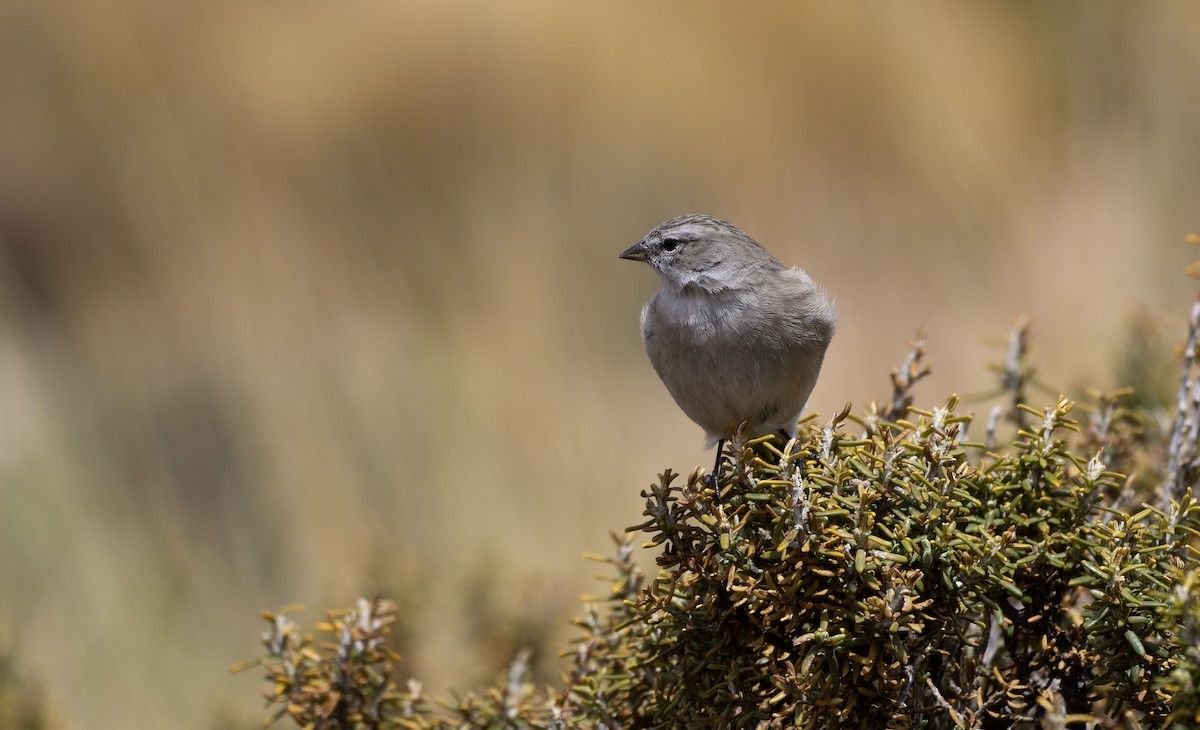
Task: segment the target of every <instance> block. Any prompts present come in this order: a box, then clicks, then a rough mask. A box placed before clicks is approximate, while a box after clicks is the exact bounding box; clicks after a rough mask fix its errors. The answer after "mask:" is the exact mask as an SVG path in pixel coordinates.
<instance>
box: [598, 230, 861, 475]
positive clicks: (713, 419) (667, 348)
mask: <svg viewBox="0 0 1200 730" xmlns="http://www.w3.org/2000/svg"><path fill="white" fill-rule="evenodd" d="M621 258H623V259H629V260H631V261H645V262H646V263H648V264H650V266H652V267H653V268H654V270H655V271H657V272H658V275H659V277H660V278H661V279H662V288H660V289H659V290H658V292H656V293H655V295H654V296H653V297H651V299H650V302H649V303H648V304H647V305H646V306H645V307H643V308H642V341H643V342H644V343H645V345H646V354H648V355H649V356H650V362H651V363H652V364H653V365H654V369H655V370H656V371H658V377H660V378H662V381H663V383H664V384H665V385H666V386H667V390H668V391H670V393H671V396H672V397H673V398H674V399H675V402H676V403H677V404H678V405H679V407H680V408H681V409H682V410H683V412H684V413H685V414H687V417H688V418H690V419H692V420H693V421H695V422H696V423H697V424H699V426H700V427H701V428H703V429H704V432H705V434H706V435H707V437H708V444H707V445H708V446H710V447H711V446H713V445H714V444H715V445H716V446H717V461H716V463H715V464H714V465H713V473H712V475H711V476H710V479H711V480H712V483H713V486H714V488H715V487H716V480H717V473H718V471H719V469H720V465H721V451H722V448H723V447H724V445H725V440H726V439H727V438H729V436H730V435H731V433H732V429H733V428H736V427H737V425H738V424H739V423H740V422H741V421H743V420H746V421H748V435H750V436H758V435H766V434H772V433H782V434H784V435H785V436H786V437H789V438H790V437H792V436H795V435H796V422H797V421H798V420H799V418H800V413H801V411H803V410H804V404H805V403H806V402H808V396H809V394H810V393H812V389H813V386H814V385H815V384H816V382H817V375H818V374H819V373H820V372H821V363H822V361H823V360H824V359H825V350H826V348H828V347H829V341H830V340H831V339H833V332H834V328H835V324H836V322H837V310H836V308H835V307H834V306H833V304H832V303H831V302H830V301H829V299H827V298H826V297H825V294H824V292H822V291H821V287H820V286H818V285H817V284H816V282H814V281H813V280H812V279H811V278H810V277H809V276H808V274H806V273H804V272H803V271H802V270H800V269H798V268H791V269H788V268H785V267H784V266H783V264H781V263H779V262H778V261H776V260H775V258H774V257H772V256H771V254H769V253H767V251H766V249H764V248H763V247H762V246H760V245H758V243H756V242H755V241H754V239H752V238H750V237H749V236H747V235H746V234H745V233H742V231H740V230H739V229H738V228H737V227H736V226H734V225H732V224H731V223H727V222H725V221H723V220H718V219H717V218H712V217H710V216H706V215H683V216H679V217H678V218H672V219H671V220H669V221H667V222H666V223H663V224H662V225H660V226H658V227H657V228H655V229H654V230H652V231H650V233H648V234H646V237H645V238H643V239H642V240H641V241H638V242H637V243H635V244H634V245H632V246H630V247H629V248H627V249H625V251H623V252H621ZM717 491H718V494H719V490H717Z"/></svg>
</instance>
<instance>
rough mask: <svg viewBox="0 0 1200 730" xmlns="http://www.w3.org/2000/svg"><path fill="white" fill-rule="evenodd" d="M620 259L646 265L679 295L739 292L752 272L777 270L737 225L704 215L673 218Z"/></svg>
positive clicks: (633, 246) (624, 253)
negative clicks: (697, 290)
mask: <svg viewBox="0 0 1200 730" xmlns="http://www.w3.org/2000/svg"><path fill="white" fill-rule="evenodd" d="M621 258H623V259H629V260H630V261H645V262H646V263H648V264H650V266H652V267H653V268H654V270H655V271H657V272H658V275H659V276H660V277H662V280H663V283H664V284H666V285H668V286H670V287H671V288H672V289H675V290H678V291H682V290H684V289H685V288H687V287H700V288H701V289H703V290H705V291H710V292H712V291H720V290H722V289H732V288H739V287H741V286H744V285H745V283H746V280H747V279H748V277H749V275H750V274H751V273H752V272H754V271H759V270H761V269H763V268H771V269H776V268H782V266H781V265H780V264H779V262H777V261H775V259H773V258H772V257H771V255H770V254H769V253H767V251H766V250H765V249H764V248H763V247H762V246H759V245H758V244H757V243H756V242H755V241H754V239H752V238H750V237H749V236H747V235H746V234H745V233H742V231H741V230H739V229H738V228H737V226H734V225H733V224H732V223H727V222H725V221H723V220H720V219H718V218H713V217H711V216H707V215H682V216H679V217H678V218H672V219H671V220H669V221H667V222H666V223H663V224H661V225H659V226H658V227H656V228H655V229H654V230H652V231H650V232H649V233H647V234H646V237H645V238H643V239H642V240H640V241H638V242H637V243H635V244H633V245H632V246H630V247H629V248H627V249H625V250H624V251H622V252H621Z"/></svg>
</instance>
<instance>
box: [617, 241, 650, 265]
mask: <svg viewBox="0 0 1200 730" xmlns="http://www.w3.org/2000/svg"><path fill="white" fill-rule="evenodd" d="M621 258H623V259H629V260H630V261H646V260H647V259H648V258H649V252H648V251H647V250H646V242H645V241H644V240H642V241H638V242H637V243H635V244H633V245H632V246H630V247H629V248H627V249H625V250H624V251H622V252H621Z"/></svg>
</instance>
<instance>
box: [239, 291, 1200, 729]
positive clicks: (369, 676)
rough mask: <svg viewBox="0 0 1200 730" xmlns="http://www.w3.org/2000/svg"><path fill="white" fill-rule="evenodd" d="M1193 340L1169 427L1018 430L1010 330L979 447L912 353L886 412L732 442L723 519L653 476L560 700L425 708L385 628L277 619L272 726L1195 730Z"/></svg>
mask: <svg viewBox="0 0 1200 730" xmlns="http://www.w3.org/2000/svg"><path fill="white" fill-rule="evenodd" d="M1198 324H1200V308H1198V309H1197V310H1196V311H1195V312H1194V313H1193V319H1192V334H1193V337H1192V339H1191V341H1190V342H1189V345H1188V350H1187V352H1186V353H1185V355H1186V356H1185V358H1184V368H1185V369H1184V377H1183V383H1182V386H1181V389H1180V395H1179V413H1178V414H1177V417H1176V419H1175V423H1174V425H1173V426H1170V427H1169V428H1168V427H1162V428H1160V427H1159V426H1158V425H1156V424H1159V423H1163V422H1164V421H1165V419H1161V418H1160V419H1157V420H1155V419H1149V418H1142V417H1140V416H1138V414H1135V413H1130V412H1126V411H1125V410H1123V409H1122V408H1121V407H1120V402H1121V398H1120V394H1116V395H1111V396H1104V397H1099V398H1097V399H1096V400H1097V403H1096V404H1095V406H1094V407H1093V408H1092V412H1091V415H1090V417H1089V418H1087V419H1086V421H1085V422H1084V419H1080V420H1074V419H1073V418H1072V415H1073V409H1074V405H1073V404H1072V403H1071V402H1070V401H1068V400H1067V399H1065V398H1059V399H1057V400H1056V401H1055V402H1053V403H1051V404H1049V405H1046V406H1043V407H1039V408H1033V407H1030V406H1028V405H1026V404H1025V400H1026V398H1025V396H1024V388H1025V386H1026V385H1027V384H1028V383H1029V382H1030V380H1029V374H1030V370H1029V368H1028V367H1027V365H1026V364H1025V363H1024V358H1023V352H1024V331H1023V328H1022V327H1019V328H1018V330H1017V331H1016V332H1015V334H1014V338H1013V343H1014V344H1013V348H1012V349H1011V350H1010V357H1009V358H1008V359H1007V362H1006V363H1005V365H1004V366H1002V367H1001V368H1000V369H1001V373H1002V381H1003V384H1004V388H1005V390H1006V391H1007V392H1008V393H1009V395H1010V396H1011V398H1009V399H1008V402H1009V403H1010V406H1009V407H1008V408H1007V411H995V412H993V414H992V415H991V416H990V417H989V418H988V422H987V423H986V424H983V425H982V426H977V425H975V423H974V421H973V419H972V417H971V416H970V415H967V414H965V413H963V412H962V411H961V410H960V407H959V404H958V402H957V399H956V398H954V397H951V398H949V399H948V400H947V401H946V402H945V404H944V405H943V406H941V407H938V408H933V409H930V410H920V409H916V408H912V407H911V406H910V403H911V395H910V388H911V386H912V384H913V383H914V382H916V381H917V380H919V379H920V377H921V375H922V374H923V373H924V372H925V369H924V367H923V366H922V365H921V357H922V355H923V351H922V350H921V348H920V346H919V345H918V347H917V348H915V349H914V352H913V355H912V356H911V357H910V359H909V361H908V362H906V364H905V366H904V367H902V368H901V369H900V370H899V371H898V372H897V375H896V376H895V377H894V378H893V381H894V384H895V393H894V396H893V399H892V401H891V402H890V403H887V404H885V405H884V406H880V407H876V406H872V407H871V408H869V409H868V412H867V413H865V414H863V415H860V416H856V417H852V416H850V409H849V408H847V410H846V411H845V412H843V413H841V414H838V415H837V416H835V417H834V418H833V419H832V420H831V421H829V422H827V423H824V424H816V423H814V422H810V423H808V424H806V425H805V426H804V427H803V429H802V431H801V435H800V437H799V438H798V439H794V440H792V441H791V442H789V443H787V444H782V443H777V442H773V441H771V440H770V439H755V440H746V439H745V438H740V437H737V438H735V439H734V440H733V441H732V443H731V447H730V450H729V460H728V462H727V464H726V466H725V467H724V468H723V469H722V474H721V480H720V495H719V496H718V495H716V494H714V493H713V492H712V490H711V489H708V488H707V482H706V480H704V479H703V478H702V476H701V475H700V474H699V472H694V473H693V474H692V475H691V476H690V477H689V478H688V479H685V480H681V479H680V478H679V477H678V475H676V474H673V473H671V472H670V471H667V472H665V473H663V474H662V475H660V477H659V478H658V480H657V482H656V483H654V484H653V485H652V486H651V487H650V488H649V489H648V490H647V491H646V492H644V493H643V496H644V497H645V498H646V512H645V514H646V517H647V519H646V520H645V521H644V522H643V523H641V524H639V525H636V526H635V527H631V528H629V530H628V531H627V532H630V533H638V532H641V533H644V534H646V535H648V536H649V538H650V540H649V543H648V546H653V547H654V548H655V549H656V550H657V551H658V558H657V562H658V566H659V571H658V573H657V575H655V576H654V577H653V579H650V580H647V579H646V578H645V577H644V576H643V575H642V574H641V573H640V571H639V570H638V569H637V567H636V566H635V564H634V560H633V551H634V547H633V543H632V540H633V538H632V537H627V538H621V539H618V540H617V555H616V556H615V557H613V558H611V559H608V560H607V562H609V563H610V564H611V565H612V567H613V568H614V569H615V573H616V574H615V576H614V577H613V584H612V588H611V591H610V594H609V596H608V597H607V598H606V599H604V600H602V601H599V602H597V603H593V604H590V605H589V606H588V607H587V609H586V611H585V613H584V616H583V617H582V618H580V619H578V621H577V623H578V625H579V626H580V628H581V629H582V632H583V633H582V635H581V636H580V637H579V638H578V640H577V641H575V643H574V645H573V646H572V647H571V649H570V651H569V655H570V656H571V657H573V662H572V664H571V666H570V668H569V670H568V673H567V675H566V677H565V678H564V681H563V683H562V686H561V687H558V688H556V689H550V688H542V689H539V688H535V687H534V686H533V685H532V683H531V681H530V680H529V678H528V674H527V672H526V663H527V660H528V656H526V655H521V656H518V657H517V659H516V660H515V661H514V662H513V666H512V667H511V668H510V671H509V672H508V675H507V676H506V677H505V678H503V679H502V680H501V681H500V682H498V683H497V684H496V686H495V687H494V688H492V689H489V690H487V691H484V692H483V693H481V694H469V695H466V696H462V697H456V698H454V699H453V700H450V701H447V702H443V703H441V706H440V707H437V706H435V705H434V703H432V702H430V701H429V700H428V698H427V697H425V696H424V694H423V693H422V691H421V688H420V685H419V684H418V683H416V682H414V681H411V680H410V681H409V682H407V684H406V685H405V686H404V687H403V688H401V687H400V686H399V683H398V681H397V680H396V679H395V678H394V676H393V673H394V670H395V665H396V660H397V657H395V656H394V655H390V654H389V653H388V652H387V651H386V650H385V649H383V640H384V638H385V637H386V632H387V624H388V622H389V620H390V614H389V604H388V603H387V602H386V601H375V602H368V601H363V602H361V603H360V606H359V608H358V609H356V610H355V611H352V612H349V613H344V614H334V615H331V618H330V621H329V622H328V623H326V624H325V625H323V626H321V627H319V628H320V629H322V630H323V631H324V632H326V633H327V634H328V635H329V637H330V641H328V642H327V643H323V644H321V643H314V642H313V640H312V639H311V638H306V637H304V636H302V635H301V633H300V631H299V630H298V629H297V628H296V627H295V626H294V625H292V624H290V623H288V622H287V620H286V619H285V618H282V617H279V616H275V615H269V616H268V618H269V619H270V621H271V626H272V629H271V631H269V632H268V634H267V636H266V637H265V641H266V643H267V646H268V656H267V657H265V658H264V659H263V660H262V661H261V664H262V665H263V666H264V667H265V668H266V669H267V671H268V676H269V678H270V683H271V690H270V692H269V701H270V702H271V703H273V704H275V705H276V706H277V717H282V716H290V717H291V718H292V719H294V720H295V721H296V722H297V723H298V724H301V725H308V726H312V727H339V728H340V727H411V728H435V727H438V728H440V727H447V728H448V727H465V728H484V727H554V728H576V727H578V728H627V727H663V728H666V727H722V728H723V727H765V728H784V727H808V728H827V727H856V728H884V727H888V728H910V727H912V728H916V727H926V728H950V727H979V728H992V727H996V728H999V727H1013V726H1023V725H1024V726H1029V727H1067V726H1068V725H1069V724H1071V723H1081V722H1091V723H1095V725H1093V726H1103V727H1128V728H1135V727H1161V726H1164V725H1166V724H1169V723H1172V722H1175V723H1178V724H1179V725H1181V726H1194V725H1197V724H1200V691H1198V689H1197V688H1198V686H1200V551H1198V550H1197V548H1196V545H1197V537H1198V536H1200V505H1197V503H1196V502H1195V501H1194V499H1193V496H1192V495H1193V489H1194V488H1195V474H1196V465H1197V462H1196V457H1195V454H1196V448H1195V441H1196V434H1197V432H1198V431H1200V428H1198V424H1200V405H1197V404H1200V400H1197V399H1194V398H1193V396H1194V395H1195V394H1196V393H1197V384H1196V381H1197V374H1196V372H1194V370H1195V367H1194V359H1193V357H1192V355H1193V354H1194V349H1195V347H1196V344H1195V339H1196V337H1195V335H1196V332H1197V330H1198ZM1193 401H1195V403H1194V402H1193ZM1000 416H1003V417H1004V418H1000ZM968 427H970V428H971V429H972V430H982V431H983V432H984V433H983V438H982V439H981V440H978V441H973V440H971V439H970V438H969V436H968V433H967V431H968ZM1003 429H1010V430H1011V431H1012V432H1013V435H1012V436H1011V437H1009V438H1005V439H1001V438H1000V437H999V436H998V432H999V431H1001V430H1003ZM998 441H1005V442H1006V444H1005V445H1003V446H997V445H996V444H997V442H998ZM1130 473H1135V474H1136V475H1137V478H1136V479H1131V478H1128V477H1127V476H1125V475H1126V474H1130Z"/></svg>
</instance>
